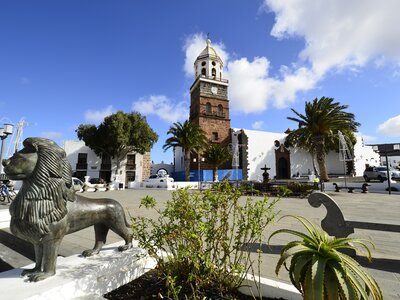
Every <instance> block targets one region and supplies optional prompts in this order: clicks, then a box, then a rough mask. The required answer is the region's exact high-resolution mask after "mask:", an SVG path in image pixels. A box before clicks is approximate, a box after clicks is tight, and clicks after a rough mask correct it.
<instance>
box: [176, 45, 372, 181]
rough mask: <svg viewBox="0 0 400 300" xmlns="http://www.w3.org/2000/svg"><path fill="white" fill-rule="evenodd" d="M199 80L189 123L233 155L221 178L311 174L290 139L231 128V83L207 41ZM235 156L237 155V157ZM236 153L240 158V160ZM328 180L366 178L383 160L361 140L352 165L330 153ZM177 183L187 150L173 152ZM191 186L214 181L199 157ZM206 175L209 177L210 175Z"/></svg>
mask: <svg viewBox="0 0 400 300" xmlns="http://www.w3.org/2000/svg"><path fill="white" fill-rule="evenodd" d="M194 70H195V78H194V82H193V84H192V86H191V87H190V96H191V100H190V117H189V120H190V121H191V122H193V123H195V124H198V125H199V126H200V127H201V128H202V129H203V130H204V132H205V134H206V137H207V139H208V140H209V141H210V143H218V144H222V145H225V146H227V147H229V148H230V149H231V150H232V153H233V154H234V155H233V159H232V161H231V162H227V163H226V164H225V165H223V166H221V167H220V172H219V178H220V179H221V178H222V177H224V176H225V178H229V179H243V180H262V174H263V172H264V170H262V169H261V168H270V169H269V170H268V173H269V175H270V178H276V179H289V178H292V177H296V176H301V175H308V174H311V173H312V172H313V170H314V166H313V161H312V157H311V155H310V154H309V153H308V152H305V151H304V150H301V149H297V148H291V147H286V146H285V145H286V143H285V138H286V136H287V134H286V133H283V132H282V133H276V132H266V131H256V130H249V129H243V128H231V126H230V117H229V99H228V88H229V82H228V80H226V79H224V77H223V61H222V60H221V58H220V57H219V55H218V54H217V52H216V51H215V49H214V48H213V47H211V41H210V40H209V39H208V40H207V45H206V47H205V49H204V50H203V51H202V52H201V53H200V54H199V56H198V57H197V59H196V60H195V62H194ZM235 150H236V151H235ZM235 153H236V155H235ZM326 164H327V170H328V174H330V175H344V174H348V175H355V176H362V173H363V171H364V169H365V166H366V165H379V164H380V158H379V154H378V153H376V152H374V151H373V149H372V147H370V146H366V145H364V143H363V142H362V137H361V136H359V137H357V143H356V144H355V145H354V148H353V160H352V161H349V162H343V161H341V160H340V157H339V153H338V152H335V151H331V152H330V153H328V154H327V159H326ZM174 165H175V177H176V178H175V179H178V180H182V179H183V176H182V174H183V172H184V164H183V153H182V149H180V148H175V149H174ZM190 169H191V173H192V176H191V178H192V180H194V181H196V180H210V174H208V173H211V172H210V170H211V169H212V167H211V166H210V165H209V164H207V161H205V160H204V159H201V157H198V156H196V155H193V156H192V158H191V166H190ZM206 173H207V174H206Z"/></svg>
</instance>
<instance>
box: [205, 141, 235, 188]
mask: <svg viewBox="0 0 400 300" xmlns="http://www.w3.org/2000/svg"><path fill="white" fill-rule="evenodd" d="M203 155H204V158H205V159H206V160H207V162H208V163H209V164H210V165H212V166H213V179H214V181H218V167H219V166H220V165H222V164H223V163H224V162H226V161H227V160H229V159H230V158H231V154H230V153H229V150H228V149H227V148H226V147H224V146H222V145H220V144H210V145H209V146H208V147H207V148H206V150H205V152H204V154H203Z"/></svg>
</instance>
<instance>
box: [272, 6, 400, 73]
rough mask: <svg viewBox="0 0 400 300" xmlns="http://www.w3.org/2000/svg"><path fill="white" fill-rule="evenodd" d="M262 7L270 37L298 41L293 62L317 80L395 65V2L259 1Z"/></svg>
mask: <svg viewBox="0 0 400 300" xmlns="http://www.w3.org/2000/svg"><path fill="white" fill-rule="evenodd" d="M265 5H266V7H267V9H268V10H270V11H272V12H273V13H275V24H274V26H273V28H272V31H271V34H272V35H273V36H275V37H277V38H280V39H283V38H292V37H297V38H298V37H300V38H303V39H304V40H305V47H304V49H303V50H302V51H301V53H300V55H299V57H300V58H301V59H302V60H303V61H307V62H309V63H311V66H312V67H311V68H312V70H313V72H314V73H315V74H318V75H319V76H323V75H324V74H325V73H326V72H328V71H329V70H331V69H343V68H354V67H356V68H358V67H362V66H364V65H365V64H366V63H367V62H369V61H375V60H377V61H378V62H379V63H382V62H383V61H388V62H390V61H395V62H397V63H398V62H399V61H400V39H399V38H398V37H399V36H400V26H398V12H399V11H400V1H397V0H385V2H384V4H383V3H381V2H379V1H375V0H363V1H348V0H324V1H315V0H265Z"/></svg>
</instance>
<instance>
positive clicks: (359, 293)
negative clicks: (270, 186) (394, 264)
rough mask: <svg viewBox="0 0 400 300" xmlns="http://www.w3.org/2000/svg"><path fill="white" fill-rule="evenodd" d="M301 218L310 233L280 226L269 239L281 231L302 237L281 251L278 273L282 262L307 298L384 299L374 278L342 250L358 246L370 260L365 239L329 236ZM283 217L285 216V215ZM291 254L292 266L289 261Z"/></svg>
mask: <svg viewBox="0 0 400 300" xmlns="http://www.w3.org/2000/svg"><path fill="white" fill-rule="evenodd" d="M284 217H293V218H296V219H297V220H298V221H300V222H301V223H302V224H303V226H304V227H305V228H306V230H307V231H308V233H309V234H305V233H302V232H299V231H295V230H291V229H280V230H277V231H275V232H273V233H272V234H271V236H270V237H269V239H268V242H269V241H270V240H271V238H272V237H273V236H275V235H276V234H278V233H289V234H293V235H296V236H298V237H300V238H301V240H296V241H292V242H289V243H288V244H287V245H285V246H284V247H283V249H282V251H281V257H280V259H279V261H278V263H277V265H276V269H275V273H276V274H277V275H278V273H279V270H280V268H281V267H282V265H284V266H285V268H286V269H287V270H288V272H289V277H290V280H291V281H292V284H293V285H294V286H295V287H296V288H297V289H298V290H299V291H300V293H301V294H302V295H303V297H304V299H306V300H307V299H335V300H336V299H346V300H347V299H350V300H352V299H369V297H370V296H371V297H372V299H383V297H382V292H381V290H380V289H379V286H378V284H377V283H376V281H375V279H374V278H373V277H372V276H371V275H369V274H368V273H367V272H366V271H365V270H364V269H363V268H362V266H360V264H358V263H357V262H356V261H355V260H354V259H353V258H351V257H350V256H348V255H346V254H344V253H342V252H340V251H339V250H345V249H352V250H356V246H355V245H359V246H361V250H363V249H365V250H366V251H364V252H365V253H367V257H368V260H369V261H371V252H370V250H369V248H368V246H367V243H370V244H371V245H372V246H373V244H372V243H371V242H370V241H368V240H364V239H356V238H335V237H333V236H329V235H328V234H327V233H326V232H325V231H323V230H322V228H320V227H319V226H316V225H314V224H313V223H311V222H310V221H308V220H307V219H305V218H303V217H300V216H284ZM284 217H282V218H284ZM290 257H291V260H290V265H289V268H288V267H287V265H286V261H287V259H288V258H290Z"/></svg>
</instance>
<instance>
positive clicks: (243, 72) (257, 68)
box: [183, 33, 319, 113]
mask: <svg viewBox="0 0 400 300" xmlns="http://www.w3.org/2000/svg"><path fill="white" fill-rule="evenodd" d="M205 45H206V37H205V35H204V34H202V33H197V34H193V35H191V36H189V37H188V38H187V39H186V42H185V45H184V47H183V50H184V51H185V64H184V70H185V73H186V75H188V76H189V75H190V76H193V75H194V69H193V63H194V61H195V60H196V58H197V56H198V55H199V54H200V52H201V51H202V50H203V49H204V47H205ZM212 46H213V47H214V48H215V50H216V51H217V53H218V55H220V57H221V59H222V60H223V61H224V63H225V66H226V70H225V76H224V77H226V78H227V79H229V81H230V85H229V88H230V90H229V95H230V96H229V98H230V101H231V108H232V109H233V110H237V111H241V112H244V113H253V112H262V111H264V110H266V109H267V108H268V106H269V105H270V104H272V105H273V106H275V107H278V108H284V107H287V106H288V104H290V103H292V102H293V101H294V100H295V99H296V93H297V92H299V91H307V90H309V89H312V88H314V87H315V85H316V83H317V81H318V80H319V77H318V76H316V75H315V74H314V72H313V71H311V70H309V69H307V68H305V67H299V68H289V67H287V66H282V67H281V68H280V70H281V72H280V74H279V75H280V78H277V77H272V76H270V75H269V68H270V61H269V60H268V59H267V58H266V57H255V58H254V59H253V60H249V59H248V58H246V57H242V58H239V59H235V60H230V55H229V53H228V52H227V51H226V50H225V46H224V45H223V44H216V45H215V44H212Z"/></svg>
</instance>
